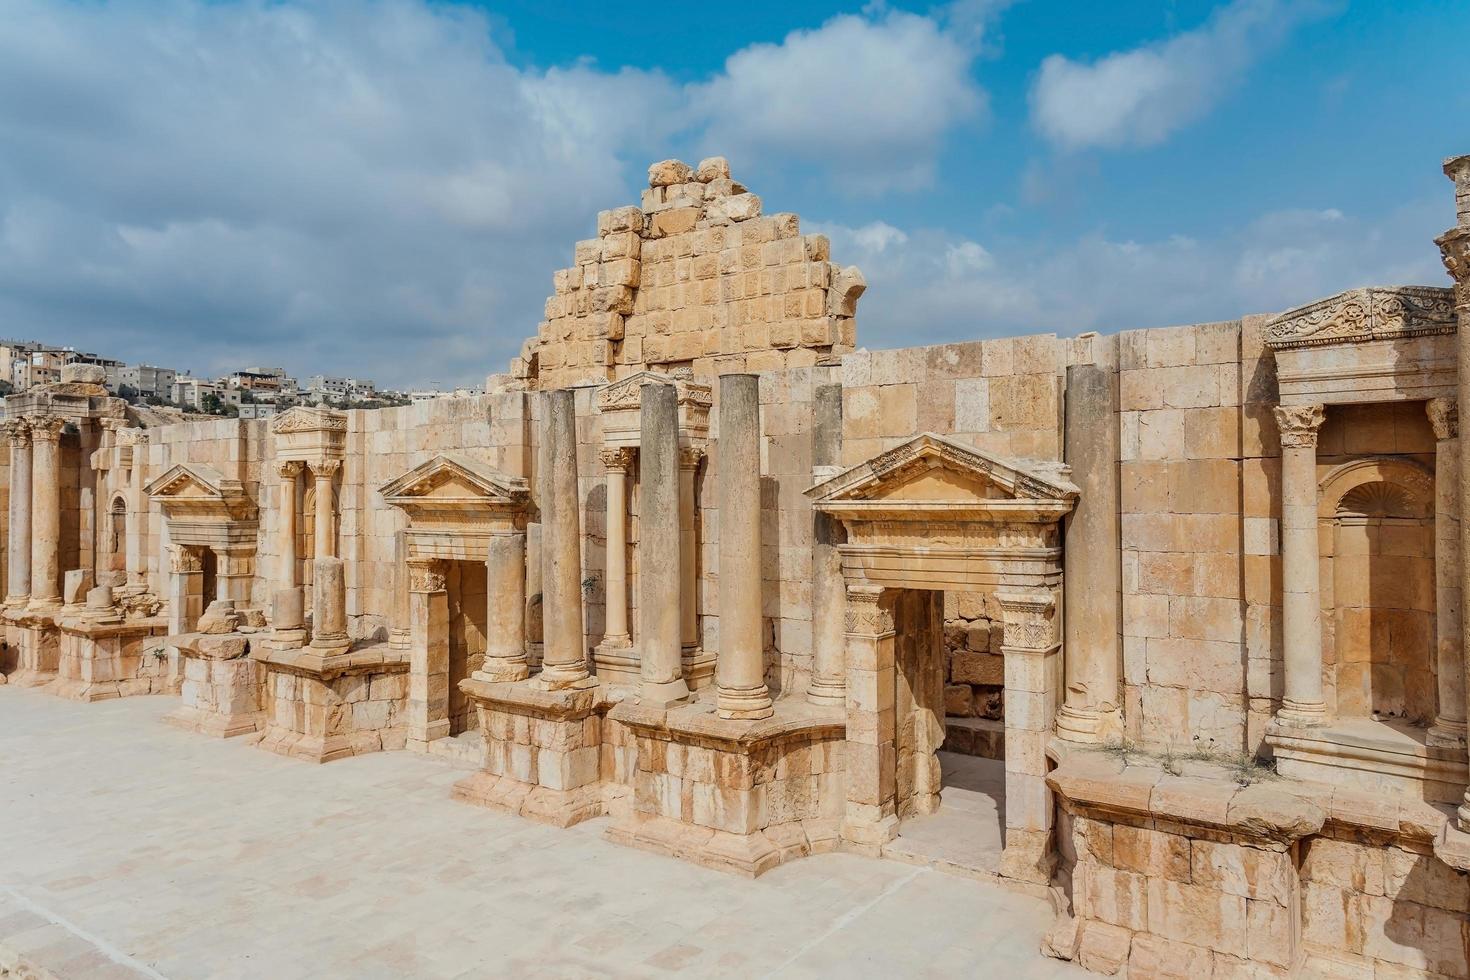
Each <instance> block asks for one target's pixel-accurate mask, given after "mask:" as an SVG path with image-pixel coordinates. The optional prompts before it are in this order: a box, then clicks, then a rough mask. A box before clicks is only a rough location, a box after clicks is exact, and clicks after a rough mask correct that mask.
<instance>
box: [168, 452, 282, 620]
mask: <svg viewBox="0 0 1470 980" xmlns="http://www.w3.org/2000/svg"><path fill="white" fill-rule="evenodd" d="M143 492H144V493H145V494H147V496H148V497H149V499H151V500H152V501H154V502H155V503H157V504H158V505H159V507H160V509H161V510H162V511H163V520H164V531H165V534H166V538H167V541H168V544H169V545H171V546H173V547H174V549H175V553H174V554H172V555H171V556H170V581H169V595H170V596H173V595H176V594H180V590H181V589H182V588H183V586H182V585H181V584H180V583H179V582H177V581H175V580H176V579H177V578H178V576H179V575H181V574H192V572H189V571H181V569H188V568H192V567H193V566H195V565H197V564H199V561H200V559H201V555H202V549H205V548H207V549H209V550H210V551H213V552H214V555H215V558H216V559H217V561H218V569H217V575H218V593H219V594H218V595H217V596H204V600H205V605H208V604H209V601H211V600H213V599H216V598H219V599H230V600H233V601H234V602H235V603H237V604H239V605H242V606H244V605H249V603H250V585H251V581H252V580H253V579H254V577H255V547H256V539H257V536H258V532H259V529H260V521H259V517H258V510H257V508H256V505H255V501H253V500H252V499H250V496H249V494H247V493H246V492H245V488H244V487H243V486H242V485H241V483H240V481H239V480H232V479H229V478H227V477H225V476H222V475H221V474H220V473H219V472H217V471H216V470H214V469H211V468H210V467H208V466H204V465H203V464H198V463H187V464H186V463H180V464H178V465H176V466H173V467H170V468H169V469H168V471H167V472H165V473H164V474H163V475H162V476H159V477H158V478H157V479H155V480H153V481H152V482H151V483H149V484H148V485H147V486H146V487H144V488H143ZM185 551H187V552H188V553H189V554H191V555H192V558H187V559H186V558H183V557H180V556H181V555H182V554H184V552H185ZM170 615H171V616H173V615H174V613H173V612H172V611H170ZM190 628H192V624H190Z"/></svg>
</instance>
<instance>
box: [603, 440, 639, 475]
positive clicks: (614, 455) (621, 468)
mask: <svg viewBox="0 0 1470 980" xmlns="http://www.w3.org/2000/svg"><path fill="white" fill-rule="evenodd" d="M601 456H602V465H603V466H604V467H605V468H607V469H608V470H616V471H617V472H619V473H626V472H628V467H629V466H631V465H633V450H632V449H629V448H628V447H626V446H623V447H619V448H616V449H604V450H602V453H601Z"/></svg>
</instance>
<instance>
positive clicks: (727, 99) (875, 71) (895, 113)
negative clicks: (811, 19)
mask: <svg viewBox="0 0 1470 980" xmlns="http://www.w3.org/2000/svg"><path fill="white" fill-rule="evenodd" d="M997 9H999V7H998V6H997V5H994V4H985V5H978V4H974V3H970V4H963V5H958V6H957V7H956V8H955V9H954V10H953V11H951V13H952V14H953V15H954V16H953V23H954V25H955V26H954V29H953V30H951V29H947V28H946V26H945V25H943V24H941V23H940V22H939V21H938V20H936V19H935V18H933V17H922V16H919V15H916V14H911V13H907V12H904V11H898V10H881V9H880V10H877V11H875V12H874V13H873V14H871V15H869V14H862V15H857V14H845V15H842V16H838V17H834V18H832V19H831V20H829V21H827V22H826V23H825V24H823V25H822V26H821V27H820V28H817V29H815V30H809V31H793V32H792V33H790V34H788V35H787V36H786V38H785V39H784V40H783V41H782V42H781V43H780V44H755V45H751V46H750V47H747V48H744V49H742V50H740V51H737V52H736V53H735V54H733V55H731V56H730V57H729V58H728V59H727V60H726V62H725V68H724V71H723V72H722V73H721V74H720V75H718V76H716V77H715V78H714V79H712V80H711V81H710V82H709V83H707V84H705V85H701V86H698V87H697V88H696V90H695V91H694V93H693V98H694V106H695V110H696V112H698V113H699V114H700V115H701V116H703V117H704V118H706V119H707V120H708V123H707V128H706V129H705V132H704V137H703V144H704V145H705V146H706V147H707V148H708V149H709V150H710V151H711V152H720V153H725V154H728V155H730V156H732V157H736V158H740V159H759V158H768V157H775V158H777V159H782V160H791V159H794V160H796V161H799V162H801V163H804V164H817V165H818V166H819V167H820V168H821V169H822V170H824V171H827V172H830V173H831V174H833V175H834V177H835V178H836V179H837V180H838V181H839V182H840V183H841V184H842V185H843V186H844V187H845V188H846V189H848V190H851V191H856V192H861V193H874V192H879V191H884V190H889V189H892V188H905V187H907V188H917V187H923V186H927V185H928V184H929V183H930V182H931V181H932V179H933V176H934V157H935V154H936V152H937V150H938V148H939V145H940V142H941V140H942V138H943V136H944V134H945V133H946V132H947V131H948V130H950V129H951V128H952V127H953V126H954V125H956V124H957V123H959V122H961V121H965V120H970V119H975V118H978V117H981V116H982V115H983V113H984V111H985V107H986V100H985V93H984V91H983V90H982V89H981V88H980V87H979V86H978V85H977V84H976V83H975V81H974V79H973V78H971V76H970V64H971V62H972V61H973V60H974V58H975V56H976V53H977V49H976V45H977V44H978V43H979V38H980V25H981V24H982V23H983V22H984V20H985V18H986V17H988V16H992V15H993V13H994V12H995V10H997Z"/></svg>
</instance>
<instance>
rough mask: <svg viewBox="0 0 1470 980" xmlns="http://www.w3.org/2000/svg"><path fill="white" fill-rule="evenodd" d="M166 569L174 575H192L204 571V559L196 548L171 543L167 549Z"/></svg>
mask: <svg viewBox="0 0 1470 980" xmlns="http://www.w3.org/2000/svg"><path fill="white" fill-rule="evenodd" d="M168 570H169V571H170V572H173V573H174V574H175V575H192V574H196V573H199V572H202V571H204V559H203V556H202V555H200V553H199V550H198V549H197V548H192V547H186V546H185V545H179V544H176V545H173V546H171V547H170V548H169V549H168Z"/></svg>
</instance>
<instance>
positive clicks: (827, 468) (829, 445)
mask: <svg viewBox="0 0 1470 980" xmlns="http://www.w3.org/2000/svg"><path fill="white" fill-rule="evenodd" d="M812 415H813V419H812V467H813V468H812V482H813V483H821V482H823V481H825V480H830V479H832V477H834V476H836V475H837V474H838V473H840V472H841V471H842V467H841V466H839V465H838V464H839V463H841V461H842V386H841V385H840V384H824V385H821V386H819V387H818V388H817V390H816V393H815V397H814V399H813V403H812ZM844 540H846V534H845V533H844V531H843V528H842V522H841V521H839V520H837V519H836V518H835V517H831V516H829V515H827V514H823V513H822V512H821V511H818V510H814V511H812V679H811V684H810V685H809V686H808V687H807V694H806V696H807V700H808V701H810V702H811V703H812V704H824V705H830V706H833V707H841V706H842V704H843V702H844V701H846V699H847V633H846V630H847V624H846V619H847V583H846V581H844V579H843V577H842V555H841V554H839V553H838V551H837V546H838V545H840V544H841V543H842V542H843V541H844Z"/></svg>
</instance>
